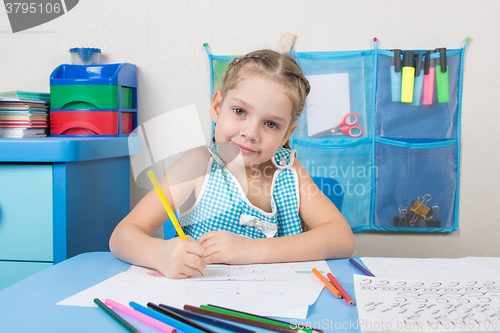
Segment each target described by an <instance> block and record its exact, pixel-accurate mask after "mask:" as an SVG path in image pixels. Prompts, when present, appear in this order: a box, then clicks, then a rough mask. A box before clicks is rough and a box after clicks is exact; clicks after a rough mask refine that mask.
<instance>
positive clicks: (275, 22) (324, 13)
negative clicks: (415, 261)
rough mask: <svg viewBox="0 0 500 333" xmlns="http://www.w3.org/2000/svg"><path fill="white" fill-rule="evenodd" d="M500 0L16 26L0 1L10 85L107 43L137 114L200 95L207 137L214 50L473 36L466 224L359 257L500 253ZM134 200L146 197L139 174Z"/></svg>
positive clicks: (419, 44)
mask: <svg viewBox="0 0 500 333" xmlns="http://www.w3.org/2000/svg"><path fill="white" fill-rule="evenodd" d="M499 14H500V2H499V1H497V0H474V1H470V0H469V1H467V0H433V1H428V0H420V1H418V2H416V1H402V0H384V1H375V0H374V1H371V0H370V1H369V0H365V1H362V0H355V1H352V0H351V1H340V0H335V1H334V0H312V1H305V0H303V1H298V0H292V1H286V0H268V1H264V0H252V1H248V0H246V1H240V0H238V1H234V0H233V1H230V0H217V1H216V0H208V1H207V0H204V1H202V0H196V1H181V0H145V1H137V0H80V2H79V4H78V5H77V6H76V7H75V8H74V9H73V10H71V11H70V12H68V13H67V14H65V15H63V16H62V17H60V18H57V19H55V20H53V21H51V22H48V23H46V24H44V25H41V26H39V27H35V28H33V29H30V30H28V31H25V32H20V33H16V34H12V33H11V29H10V25H9V23H8V18H7V14H6V11H5V10H3V9H0V43H1V44H0V91H9V90H31V91H42V92H49V75H50V73H51V71H52V70H53V69H54V68H56V67H57V66H58V65H60V64H62V63H69V62H70V57H69V54H68V50H69V49H70V48H72V47H99V48H101V49H102V51H103V57H102V59H101V60H102V62H103V63H117V62H130V63H134V64H136V65H137V66H138V81H139V82H138V85H139V97H138V100H139V122H140V123H142V122H144V121H146V120H148V119H151V118H153V117H155V116H158V115H160V114H162V113H164V112H167V111H169V110H173V109H176V108H179V107H182V106H186V105H189V104H193V103H194V104H196V106H197V109H198V112H199V113H200V118H201V119H202V122H203V125H204V130H205V135H206V136H207V138H208V136H209V132H210V120H209V116H208V115H209V112H208V107H209V103H210V86H209V68H208V61H207V57H206V55H205V52H204V49H203V47H202V44H203V43H204V42H208V43H209V44H210V46H211V49H212V51H213V53H214V54H221V55H227V54H244V53H246V52H248V51H251V50H254V49H258V48H272V49H278V48H279V45H280V42H281V37H282V34H283V32H284V31H290V32H293V33H295V34H296V35H297V38H296V41H295V44H294V47H295V49H296V50H297V51H304V52H305V51H335V50H355V49H359V50H363V49H371V48H372V39H373V37H377V38H378V39H379V47H380V48H383V49H391V48H400V49H433V48H436V47H443V46H445V47H447V48H460V47H462V45H463V42H464V40H465V38H466V37H467V36H471V37H472V42H471V44H470V46H469V48H468V49H467V51H466V57H465V71H464V80H465V81H464V91H463V115H462V151H461V183H460V184H461V186H460V222H459V223H460V227H459V230H458V231H457V232H454V233H451V234H414V233H412V234H404V233H382V232H373V233H358V234H357V235H356V237H357V249H356V252H355V255H358V256H364V255H370V256H407V257H462V256H500V243H499V241H498V238H499V237H498V236H499V235H500V204H499V201H500V200H499V199H500V196H499V195H498V191H499V189H500V186H499V185H500V175H499V173H498V172H497V169H498V167H497V165H498V164H499V162H500V159H499V155H498V153H497V152H498V151H499V150H500V131H498V128H497V126H499V125H500V121H499V120H500V119H499V118H500V109H499V107H498V97H499V93H500V91H499V89H498V87H499V82H500V74H499V73H500V47H499V46H500V38H499V36H498V34H499V32H500V30H499V27H500V24H499V23H498V21H499V19H498V18H499V17H500V15H499ZM131 188H132V196H131V204H132V206H133V205H135V204H136V203H137V202H138V201H139V200H140V198H141V197H142V196H143V195H144V194H145V190H142V189H140V188H138V187H137V186H136V185H135V183H134V182H133V181H132V182H131Z"/></svg>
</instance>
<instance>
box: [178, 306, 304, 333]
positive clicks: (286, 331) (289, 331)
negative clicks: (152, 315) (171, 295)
mask: <svg viewBox="0 0 500 333" xmlns="http://www.w3.org/2000/svg"><path fill="white" fill-rule="evenodd" d="M184 310H187V311H193V312H196V313H200V314H203V315H206V316H211V317H216V318H220V319H224V320H229V321H234V322H236V323H240V324H244V325H250V326H255V327H260V328H264V329H266V330H270V331H275V332H282V333H299V332H300V333H305V332H304V331H302V330H300V329H293V328H289V327H284V326H279V325H275V324H271V323H265V322H263V321H259V320H255V319H249V318H243V317H239V316H234V315H230V314H227V313H222V312H218V311H213V310H208V309H202V308H197V307H195V306H192V305H187V304H186V305H184Z"/></svg>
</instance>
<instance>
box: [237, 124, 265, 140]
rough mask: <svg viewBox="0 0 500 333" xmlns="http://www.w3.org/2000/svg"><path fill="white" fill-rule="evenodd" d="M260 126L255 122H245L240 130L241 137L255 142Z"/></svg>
mask: <svg viewBox="0 0 500 333" xmlns="http://www.w3.org/2000/svg"><path fill="white" fill-rule="evenodd" d="M259 129H260V126H259V124H257V123H256V122H252V121H245V122H244V123H243V124H242V126H241V129H240V134H241V136H244V137H245V138H247V139H248V140H253V141H255V140H257V139H258V137H259Z"/></svg>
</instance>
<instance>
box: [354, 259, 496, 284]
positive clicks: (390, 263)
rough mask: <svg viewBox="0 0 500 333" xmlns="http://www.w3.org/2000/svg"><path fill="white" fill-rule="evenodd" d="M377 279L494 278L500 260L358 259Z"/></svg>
mask: <svg viewBox="0 0 500 333" xmlns="http://www.w3.org/2000/svg"><path fill="white" fill-rule="evenodd" d="M361 260H363V263H364V264H365V265H366V267H368V269H369V270H370V271H371V272H372V273H373V275H375V276H376V277H383V278H395V279H418V280H451V279H460V280H466V279H495V278H498V277H500V258H494V257H466V258H459V259H444V258H426V259H418V258H361Z"/></svg>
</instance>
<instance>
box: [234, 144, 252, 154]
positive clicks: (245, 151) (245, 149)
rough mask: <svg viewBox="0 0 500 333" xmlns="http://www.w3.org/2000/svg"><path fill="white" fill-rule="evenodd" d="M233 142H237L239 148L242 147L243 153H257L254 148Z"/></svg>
mask: <svg viewBox="0 0 500 333" xmlns="http://www.w3.org/2000/svg"><path fill="white" fill-rule="evenodd" d="M233 144H235V145H236V146H238V148H239V149H240V151H241V152H242V153H243V154H255V153H256V151H255V150H252V149H250V148H247V147H245V146H242V145H239V144H237V143H234V142H233Z"/></svg>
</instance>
